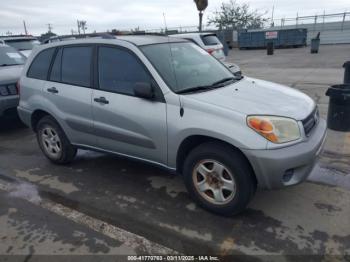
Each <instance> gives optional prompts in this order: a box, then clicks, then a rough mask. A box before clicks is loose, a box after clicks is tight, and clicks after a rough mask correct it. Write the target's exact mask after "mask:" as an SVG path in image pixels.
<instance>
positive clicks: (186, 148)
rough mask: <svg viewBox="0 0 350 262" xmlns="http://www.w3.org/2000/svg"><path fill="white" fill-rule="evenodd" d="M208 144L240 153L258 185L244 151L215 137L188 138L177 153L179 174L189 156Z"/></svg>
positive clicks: (194, 136) (193, 136)
mask: <svg viewBox="0 0 350 262" xmlns="http://www.w3.org/2000/svg"><path fill="white" fill-rule="evenodd" d="M208 142H213V143H218V144H221V145H225V146H227V147H229V148H230V149H232V150H235V151H237V152H239V153H240V154H241V155H242V156H243V157H244V159H245V160H246V161H247V163H248V164H249V166H250V168H251V170H252V174H254V181H255V183H256V184H257V181H258V180H257V178H256V174H255V172H254V168H253V167H252V165H251V163H250V161H249V159H248V158H247V157H246V155H245V154H244V153H243V152H242V150H240V149H239V148H238V147H236V146H234V145H232V144H230V143H228V142H227V141H224V140H221V139H218V138H214V137H210V136H205V135H191V136H188V137H186V138H185V139H184V140H183V141H182V142H181V144H180V146H179V149H178V151H177V154H176V171H177V173H179V174H182V171H183V165H184V162H185V160H186V157H187V156H188V154H189V153H190V152H191V151H192V150H193V149H194V148H196V147H198V146H199V145H201V144H203V143H208Z"/></svg>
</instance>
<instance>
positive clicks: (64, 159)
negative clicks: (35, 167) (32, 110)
mask: <svg viewBox="0 0 350 262" xmlns="http://www.w3.org/2000/svg"><path fill="white" fill-rule="evenodd" d="M45 127H50V128H52V129H54V130H55V132H56V133H57V135H58V137H59V139H60V141H61V153H60V155H59V157H57V158H53V157H52V156H50V155H49V154H47V152H46V150H45V148H44V145H43V144H42V139H41V136H42V131H43V129H44V128H45ZM36 130H37V132H36V134H37V140H38V144H39V146H40V149H41V151H42V152H43V154H44V155H45V156H46V157H47V158H48V159H49V160H50V161H52V162H54V163H56V164H65V163H68V162H70V161H71V160H72V159H73V158H74V156H75V154H76V149H75V148H73V146H72V145H71V144H70V142H69V140H68V138H67V137H66V135H65V133H64V132H63V130H62V128H61V127H60V126H59V124H58V123H57V122H56V121H55V120H54V119H53V118H52V117H50V116H46V117H43V118H42V119H41V120H40V121H39V123H38V125H37V128H36Z"/></svg>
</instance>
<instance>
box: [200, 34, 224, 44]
mask: <svg viewBox="0 0 350 262" xmlns="http://www.w3.org/2000/svg"><path fill="white" fill-rule="evenodd" d="M201 38H202V41H203V43H204V45H219V44H221V42H220V40H219V38H217V36H216V35H202V36H201Z"/></svg>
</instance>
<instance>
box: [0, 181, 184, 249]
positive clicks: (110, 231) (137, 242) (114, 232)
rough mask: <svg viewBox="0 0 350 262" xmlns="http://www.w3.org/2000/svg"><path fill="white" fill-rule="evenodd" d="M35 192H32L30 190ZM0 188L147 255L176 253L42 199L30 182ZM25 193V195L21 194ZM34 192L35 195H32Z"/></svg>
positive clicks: (1, 185) (2, 184)
mask: <svg viewBox="0 0 350 262" xmlns="http://www.w3.org/2000/svg"><path fill="white" fill-rule="evenodd" d="M33 189H34V192H32V193H30V191H33ZM0 190H2V191H6V192H8V193H9V194H10V196H13V197H19V198H21V199H24V200H26V201H28V202H30V203H32V204H34V205H37V206H40V207H42V208H45V209H46V210H49V211H51V212H53V213H55V214H57V215H60V216H62V217H64V218H66V219H69V220H71V221H73V222H75V223H78V224H81V225H84V226H86V227H88V228H90V229H92V230H94V231H96V232H98V233H101V234H103V235H105V236H107V237H109V238H112V239H115V240H117V241H119V242H121V243H123V245H125V246H128V247H130V248H132V249H134V250H136V249H137V250H138V251H139V252H142V253H143V254H147V255H176V254H179V253H178V252H177V251H175V250H173V249H170V248H168V247H165V246H163V245H160V244H157V243H154V242H152V241H150V240H148V239H146V238H144V237H142V236H139V235H136V234H134V233H131V232H128V231H126V230H124V229H121V228H119V227H116V226H113V225H111V224H108V223H106V222H104V221H102V220H99V219H96V218H93V217H91V216H88V215H85V214H83V213H81V212H78V211H76V210H74V209H71V208H69V207H66V206H63V205H61V204H58V203H55V202H52V201H50V200H46V199H42V198H40V197H38V196H39V195H38V192H37V189H36V187H35V186H34V185H31V184H29V183H14V184H12V183H11V184H9V183H5V182H3V181H1V180H0ZM20 191H25V192H20ZM21 194H23V195H21ZM30 194H34V196H30Z"/></svg>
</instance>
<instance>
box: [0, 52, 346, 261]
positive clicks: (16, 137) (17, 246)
mask: <svg viewBox="0 0 350 262" xmlns="http://www.w3.org/2000/svg"><path fill="white" fill-rule="evenodd" d="M335 50H338V51H335ZM346 51H347V53H346ZM349 51H350V46H334V47H331V46H329V47H328V46H321V52H320V54H318V55H311V54H309V53H308V49H304V48H301V49H286V50H276V55H275V56H273V57H267V56H266V55H265V51H263V50H253V51H238V50H233V51H232V52H231V55H230V58H229V59H230V60H234V61H235V62H237V63H238V64H239V65H240V66H241V67H242V70H243V72H245V73H246V74H248V75H250V76H254V77H259V78H263V79H268V80H273V81H275V82H279V83H282V84H287V85H291V86H293V87H294V88H297V89H300V90H302V91H304V92H306V93H308V94H310V95H311V96H312V97H314V98H316V99H318V100H317V102H318V103H319V104H320V105H321V107H323V109H322V108H321V111H322V115H323V116H325V113H326V112H327V110H326V107H327V99H326V98H325V97H324V95H323V94H324V90H325V89H326V88H327V86H328V85H330V84H334V83H339V82H341V81H342V80H341V79H342V68H341V65H342V63H343V61H341V60H344V59H345V54H348V55H349ZM339 53H341V54H339ZM299 60H300V61H299ZM349 60H350V59H349ZM296 63H297V64H296ZM322 63H323V66H322ZM7 124H9V123H6V124H5V123H4V122H2V123H1V124H0V240H1V241H0V254H2V255H6V254H17V255H26V256H33V255H35V254H41V255H51V254H124V255H125V254H164V253H173V254H175V253H176V252H179V253H181V254H211V255H242V254H250V255H255V257H254V258H251V260H252V261H256V260H265V261H271V260H273V259H276V260H281V258H282V257H281V256H284V260H285V261H289V260H293V261H295V260H298V261H300V259H305V261H319V260H320V257H319V256H324V255H325V256H326V257H325V258H324V259H325V260H326V261H343V260H344V259H346V258H344V256H345V255H347V256H350V219H349V218H350V160H349V157H348V156H346V155H343V154H338V155H335V154H334V152H333V151H332V148H331V146H328V147H329V150H328V151H326V153H325V154H324V155H323V156H322V158H321V161H320V163H319V164H318V165H317V166H316V168H315V170H314V172H313V173H312V175H311V176H310V181H308V182H305V183H303V184H301V185H298V186H295V187H290V188H286V189H283V190H275V191H258V192H257V194H256V196H255V198H254V199H253V201H252V202H251V204H250V205H249V207H248V209H247V210H246V211H245V212H243V213H242V214H240V215H238V216H236V217H221V216H217V215H213V214H211V213H208V212H207V211H204V210H202V209H201V208H199V207H197V206H196V205H195V204H194V203H193V202H192V200H191V199H190V198H189V196H188V195H187V193H186V190H185V188H184V185H183V183H182V180H181V177H177V176H172V175H170V174H168V173H166V172H164V171H163V170H160V169H157V168H155V167H151V166H148V165H145V164H141V163H138V162H133V161H130V160H126V159H122V158H117V157H115V156H110V155H105V154H100V153H94V152H89V151H79V154H78V156H77V158H76V160H75V161H74V162H73V163H72V164H71V165H68V166H56V165H53V164H51V163H50V162H49V161H47V160H46V158H45V157H44V156H43V155H42V153H41V152H40V150H39V148H38V145H37V142H36V139H35V135H34V134H33V133H32V132H31V130H29V129H27V128H24V127H23V126H21V125H20V124H19V123H18V122H12V124H10V125H9V126H8V125H7ZM327 152H328V153H327ZM298 255H314V256H305V257H296V256H298Z"/></svg>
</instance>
